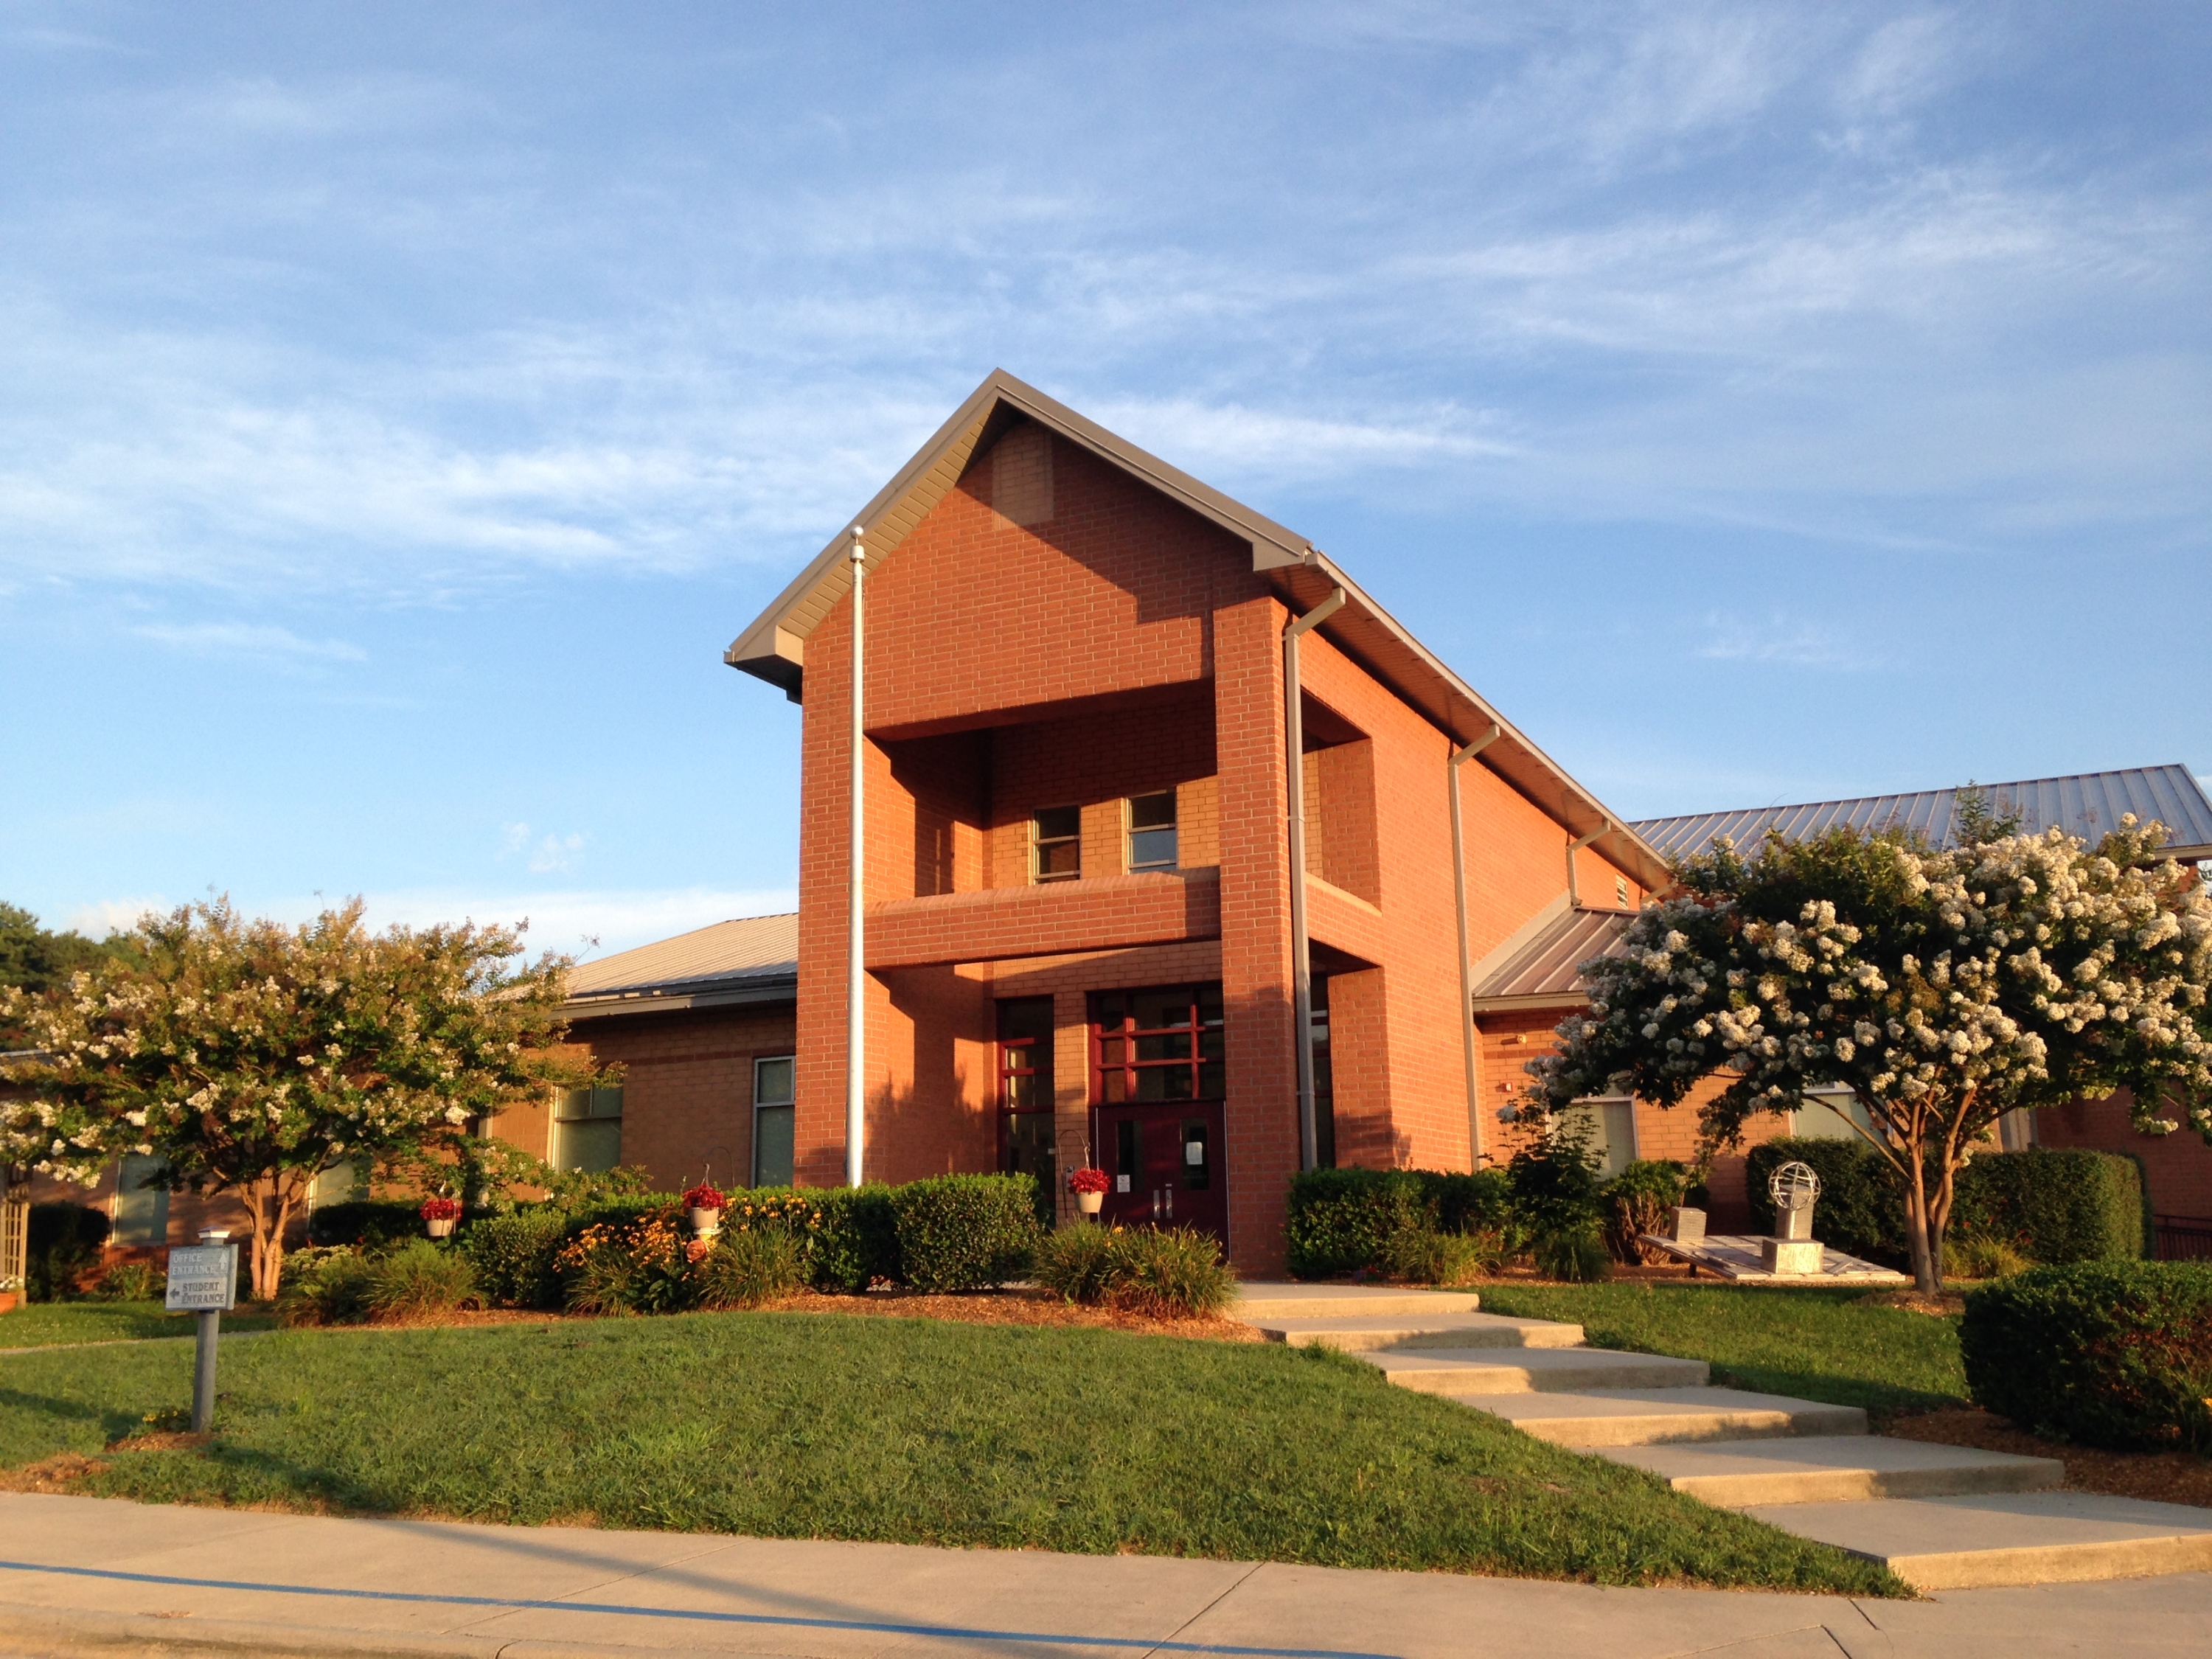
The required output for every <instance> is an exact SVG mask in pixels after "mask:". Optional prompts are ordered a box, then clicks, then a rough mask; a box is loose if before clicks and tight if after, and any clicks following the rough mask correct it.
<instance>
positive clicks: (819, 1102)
mask: <svg viewBox="0 0 2212 1659" xmlns="http://www.w3.org/2000/svg"><path fill="white" fill-rule="evenodd" d="M854 532H857V534H858V537H859V538H860V545H861V546H862V548H863V549H864V550H865V565H864V571H865V575H864V582H865V606H864V617H865V621H864V633H863V640H862V644H863V650H862V659H863V662H864V671H863V674H862V676H861V684H860V690H861V694H862V695H861V710H862V713H861V716H860V718H861V721H862V725H863V727H864V732H865V737H864V739H863V744H862V754H861V761H862V775H863V783H862V791H861V793H862V797H863V800H864V802H865V813H864V818H863V829H862V858H861V860H860V862H861V865H862V866H863V868H864V870H865V895H864V897H865V937H866V945H865V958H864V963H863V965H864V968H865V970H866V971H865V973H864V975H862V982H863V987H864V989H863V994H862V1004H863V1018H864V1032H865V1040H864V1053H865V1060H864V1063H863V1066H862V1071H861V1076H862V1080H863V1084H864V1090H865V1097H866V1138H865V1147H866V1155H865V1172H866V1176H868V1177H869V1178H872V1179H873V1178H882V1179H887V1180H894V1181H896V1180H906V1179H911V1178H914V1177H916V1176H923V1175H927V1174H931V1173H933V1172H934V1173H941V1172H944V1171H945V1170H987V1169H993V1168H1000V1167H1006V1166H1007V1165H1009V1164H1012V1165H1017V1166H1024V1167H1032V1168H1036V1169H1037V1170H1040V1171H1041V1172H1043V1173H1047V1174H1049V1175H1053V1176H1057V1175H1059V1174H1060V1173H1064V1172H1065V1171H1066V1170H1068V1169H1070V1168H1072V1167H1073V1166H1074V1165H1075V1164H1077V1163H1079V1162H1080V1161H1083V1160H1085V1159H1088V1160H1090V1161H1091V1162H1094V1163H1097V1164H1099V1165H1100V1166H1101V1167H1103V1168H1104V1169H1105V1170H1107V1171H1108V1173H1109V1175H1111V1176H1114V1177H1115V1188H1116V1190H1115V1192H1114V1193H1113V1194H1109V1199H1108V1206H1109V1210H1108V1212H1109V1216H1113V1215H1120V1216H1126V1217H1131V1218H1135V1217H1144V1218H1150V1217H1152V1216H1153V1215H1155V1214H1158V1215H1161V1216H1162V1217H1163V1218H1164V1217H1165V1216H1167V1215H1169V1214H1172V1215H1173V1217H1174V1218H1175V1219H1176V1220H1177V1221H1189V1222H1194V1223H1195V1224H1197V1225H1202V1226H1207V1227H1211V1228H1213V1229H1216V1230H1217V1231H1220V1232H1221V1233H1222V1234H1223V1236H1224V1237H1225V1238H1226V1239H1227V1241H1228V1243H1229V1245H1230V1248H1231V1252H1232V1253H1233V1254H1234V1255H1235V1256H1236V1257H1237V1261H1239V1263H1240V1264H1241V1265H1243V1266H1244V1267H1246V1269H1247V1270H1248V1271H1254V1270H1258V1271H1265V1270H1267V1269H1269V1268H1272V1267H1279V1265H1280V1262H1281V1260H1282V1220H1283V1214H1284V1205H1285V1195H1286V1192H1287V1188H1288V1183H1289V1181H1290V1177H1291V1175H1292V1174H1293V1173H1294V1172H1295V1171H1296V1170H1297V1169H1298V1167H1299V1166H1300V1163H1301V1160H1302V1157H1317V1158H1322V1159H1324V1160H1326V1159H1328V1158H1331V1157H1333V1158H1334V1159H1335V1160H1337V1161H1340V1162H1343V1163H1347V1164H1379V1165H1405V1164H1419V1165H1424V1166H1428V1167H1432V1168H1444V1169H1449V1168H1460V1169H1464V1168H1467V1167H1468V1166H1469V1165H1470V1164H1472V1163H1474V1162H1475V1161H1476V1160H1478V1159H1480V1158H1482V1157H1483V1156H1485V1154H1486V1152H1488V1151H1489V1150H1490V1146H1489V1143H1490V1142H1492V1141H1494V1140H1495V1139H1496V1138H1497V1135H1498V1125H1497V1122H1496V1105H1495V1103H1496V1101H1497V1100H1498V1099H1500V1098H1502V1096H1501V1095H1500V1094H1499V1093H1498V1087H1497V1081H1492V1083H1491V1084H1490V1085H1489V1086H1488V1087H1486V1086H1485V1084H1484V1077H1483V1073H1485V1071H1486V1069H1487V1070H1490V1071H1493V1072H1494V1070H1495V1063H1494V1062H1486V1060H1485V1057H1483V1056H1480V1055H1474V1054H1473V1053H1472V1049H1473V1042H1474V1033H1473V1030H1472V1026H1471V1023H1470V1021H1469V1019H1468V1014H1467V1012H1466V1003H1465V1001H1464V1000H1463V998H1464V994H1465V989H1466V984H1465V980H1464V977H1463V959H1462V943H1461V927H1462V916H1463V918H1464V929H1465V936H1466V956H1467V959H1469V960H1471V959H1476V958H1480V957H1483V956H1486V954H1488V953H1489V952H1490V951H1492V949H1493V948H1494V947H1496V946H1497V945H1499V944H1500V943H1502V942H1503V941H1504V940H1506V939H1509V938H1510V937H1511V936H1513V935H1514V934H1515V933H1516V931H1518V930H1519V929H1521V928H1522V926H1523V924H1525V923H1526V922H1528V920H1529V919H1530V918H1531V917H1532V916H1534V915H1537V914H1538V913H1539V912H1541V911H1543V910H1544V909H1545V908H1546V907H1547V905H1548V904H1551V903H1552V902H1553V901H1554V900H1555V899H1556V898H1558V897H1559V896H1562V895H1565V894H1568V893H1574V894H1577V895H1581V896H1587V897H1588V898H1589V899H1590V900H1591V901H1593V902H1601V903H1603V904H1606V905H1609V906H1615V907H1619V908H1625V909H1632V908H1634V907H1636V906H1637V905H1638V904H1640V903H1641V902H1642V901H1643V898H1644V894H1645V892H1646V890H1648V889H1650V887H1651V886H1653V885H1654V884H1659V883H1662V882H1663V880H1664V879H1665V866H1664V865H1663V863H1662V861H1661V860H1659V858H1658V857H1657V856H1656V854H1654V853H1653V852H1652V850H1651V849H1650V848H1649V847H1648V846H1647V845H1645V844H1644V842H1643V841H1642V840H1641V838H1639V837H1638V836H1637V835H1636V833H1635V832H1634V831H1633V830H1632V829H1630V828H1629V827H1628V826H1627V825H1626V823H1624V822H1623V821H1622V820H1621V819H1620V818H1619V817H1617V816H1616V815H1614V814H1613V813H1611V812H1610V811H1607V808H1606V807H1605V806H1604V805H1602V804H1601V803H1600V802H1599V801H1597V800H1596V799H1594V798H1593V797H1592V796H1591V794H1590V793H1589V791H1588V790H1586V789H1584V788H1583V787H1581V786H1580V785H1579V784H1577V782H1576V781H1574V780H1573V778H1571V776H1570V775H1568V774H1567V773H1566V772H1565V769H1563V768H1561V767H1560V766H1559V764H1558V763H1556V762H1554V761H1553V760H1552V759H1551V758H1550V757H1548V756H1547V755H1546V754H1545V753H1544V751H1543V750H1541V749H1540V748H1539V747H1537V745H1536V744H1534V742H1533V741H1531V740H1530V739H1529V738H1527V737H1526V736H1525V735H1523V734H1522V732H1519V731H1518V730H1516V728H1515V727H1514V726H1512V725H1511V724H1510V722H1509V721H1507V720H1505V719H1504V716H1503V715H1501V714H1499V713H1498V711H1497V710H1496V709H1495V708H1492V706H1491V705H1490V704H1489V703H1488V702H1486V701H1485V700H1484V699H1483V698H1482V697H1481V696H1480V695H1478V694H1477V693H1476V692H1475V691H1474V690H1473V689H1472V688H1471V687H1469V686H1468V684H1466V683H1465V682H1464V681H1462V680H1461V679H1460V678H1458V676H1456V675H1455V674H1454V673H1453V672H1452V671H1450V670H1449V668H1447V667H1445V666H1444V665H1443V664H1442V663H1441V662H1439V661H1438V660H1437V659H1436V658H1435V657H1434V656H1433V655H1432V654H1431V653H1429V652H1428V651H1427V650H1426V649H1425V647H1423V646H1422V645H1421V644H1420V643H1419V641H1417V640H1416V639H1414V638H1413V635H1411V634H1410V633H1409V632H1408V631H1407V629H1405V628H1404V627H1403V626H1402V625H1401V623H1398V622H1397V621H1396V620H1395V618H1393V617H1391V616H1389V614H1388V613H1387V612H1385V611H1383V609H1382V608H1381V607H1380V606H1379V605H1376V604H1375V603H1374V601H1373V600H1372V599H1369V598H1368V597H1367V596H1366V595H1365V594H1364V593H1363V592H1361V591H1360V590H1359V588H1358V586H1357V585H1356V584H1355V583H1353V582H1352V580H1351V579H1350V578H1349V577H1348V576H1346V574H1345V573H1344V572H1343V571H1342V570H1340V568H1338V567H1337V566H1336V565H1335V564H1334V562H1332V561H1331V560H1329V559H1328V557H1327V556H1325V555H1324V554H1322V552H1321V551H1320V550H1317V549H1316V548H1315V547H1313V546H1312V545H1311V544H1310V543H1309V542H1307V541H1306V540H1305V539H1304V538H1302V537H1299V536H1297V535H1296V534H1295V533H1294V532H1291V531H1289V530H1287V529H1285V527H1284V526H1280V525H1279V524H1276V523H1274V522H1273V520H1269V519H1267V518H1266V517H1264V516H1263V515H1261V514H1260V513H1256V512H1255V511H1253V510H1252V509H1251V508H1249V507H1245V506H1243V505H1242V504H1241V503H1238V502H1237V501H1231V499H1229V498H1228V497H1227V496H1225V495H1221V494H1220V493H1219V492H1218V491H1216V490H1213V489H1209V488H1207V487H1206V485H1204V484H1202V483H1199V482H1198V481H1197V480H1195V479H1194V478H1191V477H1187V476H1186V475H1184V474H1182V473H1181V472H1179V471H1176V469H1175V468H1173V467H1172V466H1170V465H1167V464H1166V463H1165V462H1163V461H1161V460H1159V459H1156V458H1155V457H1152V456H1151V455H1148V454H1146V453H1144V452H1142V451H1141V450H1139V449H1137V448H1136V447H1133V445H1130V444H1128V443H1127V442H1126V441H1123V440H1121V439H1120V438H1117V437H1115V435H1113V434H1111V433H1109V432H1106V431H1104V430H1103V428H1099V427H1097V425H1095V424H1093V423H1092V422H1089V421H1087V420H1085V418H1083V417H1082V416H1079V415H1078V414H1076V413H1075V412H1074V411H1073V410H1069V409H1066V408H1065V407H1063V406H1062V405H1060V404H1056V403H1054V401H1053V400H1052V399H1050V398H1046V397H1044V396H1043V395H1042V394H1041V393H1039V392H1036V391H1035V390H1033V389H1031V388H1030V387H1028V386H1024V385H1023V384H1022V383H1020V382H1019V381H1018V380H1013V379H1012V378H1011V377H1009V376H1006V375H1005V374H994V375H993V376H992V377H991V378H990V379H989V380H987V381H985V382H984V384H983V385H982V386H981V387H980V388H979V389H978V390H977V391H976V392H975V395H974V396H973V397H971V398H969V400H968V401H967V403H966V404H963V406H962V407H961V408H960V410H957V412H956V413H955V414H954V415H953V416H952V417H951V420H949V421H948V422H946V423H945V426H944V427H943V428H940V429H939V432H938V433H937V434H936V435H935V436H934V437H933V438H932V439H931V440H930V441H929V442H928V444H927V445H926V446H925V447H924V448H923V449H922V451H921V453H919V454H918V455H916V456H915V458H914V459H913V460H912V461H910V462H909V463H908V465H907V466H906V467H905V468H903V469H902V471H900V472H899V474H898V475H897V476H896V477H895V478H893V479H892V480H891V482H890V483H889V484H887V485H886V486H885V487H884V489H883V490H882V492H881V493H880V494H878V495H877V497H876V498H875V500H873V501H871V502H870V503H869V504H868V506H867V507H866V508H865V509H864V510H863V511H862V513H860V516H859V518H858V519H857V520H855V522H854V527H853V532H841V533H840V534H839V535H838V536H837V537H836V538H835V539H833V540H832V541H831V543H830V544H829V546H827V547H825V548H824V549H823V551H822V553H821V555H820V556H818V557H817V559H815V561H814V562H812V563H811V564H810V565H809V566H808V567H807V568H806V569H805V570H804V571H803V572H801V573H800V574H799V576H798V577H797V578H796V579H795V580H793V582H792V584H791V585H790V586H789V587H787V589H786V590H785V591H784V592H783V593H782V594H781V595H780V596H779V597H778V599H776V601H775V603H774V604H773V605H770V606H769V609H768V610H767V611H764V612H763V614H762V615H761V616H760V617H759V618H758V619H757V620H756V621H755V622H754V623H752V624H751V625H750V627H749V628H747V629H745V630H744V633H743V634H742V635H739V636H738V640H737V641H736V642H735V643H734V644H733V645H732V647H731V648H730V650H729V652H728V653H727V656H728V660H729V661H730V662H731V663H732V665H734V666H736V667H738V668H740V669H743V670H744V671H747V672H749V673H751V674H754V675H757V676H758V677H759V678H763V679H764V680H767V681H769V683H771V684H775V685H776V686H778V687H780V688H781V689H782V690H784V691H786V692H787V694H788V695H789V696H791V697H792V698H793V700H794V701H797V702H800V703H801V704H802V705H803V707H804V710H805V714H804V736H803V747H802V756H803V759H802V772H801V777H802V782H801V798H800V801H799V813H800V826H801V833H800V869H799V951H798V957H799V967H798V996H797V1034H796V1036H797V1043H796V1052H797V1055H798V1066H797V1089H796V1103H795V1105H796V1110H795V1127H794V1136H795V1145H794V1152H795V1170H796V1174H797V1176H798V1178H799V1181H801V1182H805V1183H810V1184H826V1183H831V1182H838V1181H840V1180H842V1179H843V1178H844V1177H845V1173H846V1158H847V1150H848V1148H847V1134H846V1121H847V1054H848V1041H847V1029H848V1006H849V1005H848V964H849V963H850V960H851V957H850V950H849V937H850V934H849V902H848V901H849V894H848V875H849V872H850V869H851V861H850V848H851V831H850V826H849V822H848V820H849V816H850V814H849V808H850V795H849V788H848V778H849V775H850V770H851V761H852V748H851V740H850V733H851V730H852V719H853V716H852V696H853V690H854V675H853V671H852V664H853V659H854V653H853V628H852V615H853V605H852V596H851V591H852V585H853V584H852V577H851V574H850V571H851V560H850V555H851V549H852V545H853V541H854ZM1339 596H1340V597H1339ZM1331 607H1334V608H1331ZM1324 610H1326V611H1328V614H1327V616H1326V619H1325V620H1322V621H1320V623H1319V624H1318V626H1317V627H1315V628H1313V629H1311V630H1310V631H1308V632H1306V633H1304V637H1303V639H1302V640H1301V641H1299V643H1298V645H1297V647H1296V649H1297V654H1298V663H1297V672H1298V675H1299V684H1298V687H1297V697H1296V702H1295V703H1294V704H1293V703H1291V702H1288V701H1286V697H1285V685H1286V678H1285V677H1286V673H1287V672H1288V671H1289V669H1288V665H1287V660H1286V659H1287V657H1288V654H1289V653H1287V652H1286V650H1285V631H1286V629H1290V628H1291V624H1293V623H1295V622H1297V619H1299V618H1300V617H1304V616H1307V615H1309V614H1310V613H1319V612H1321V611H1324ZM1293 710H1295V713H1296V716H1297V725H1298V726H1301V727H1302V728H1303V729H1302V732H1301V734H1300V737H1299V738H1298V741H1297V751H1298V752H1297V761H1296V768H1295V773H1294V772H1293V769H1292V766H1291V762H1290V756H1291V735H1290V733H1291V716H1292V713H1293ZM1455 778H1456V781H1457V787H1458V790H1459V793H1460V797H1461V811H1460V819H1461V823H1462V827H1463V835H1462V841H1463V856H1462V860H1461V867H1460V870H1459V872H1458V874H1459V876H1460V880H1458V881H1456V882H1455V869H1454V855H1453V848H1454V820H1453V809H1452V794H1453V787H1454V782H1455ZM1294 795H1302V796H1303V805H1302V808H1301V810H1300V811H1299V813H1298V823H1297V826H1295V827H1296V828H1297V829H1299V830H1300V831H1301V832H1302V836H1303V842H1304V853H1303V860H1302V863H1303V868H1294V867H1293V858H1292V842H1293V839H1294V837H1293V835H1292V830H1293V828H1294V826H1293V824H1292V823H1291V814H1292V810H1293V807H1292V803H1293V797H1294ZM1296 882H1303V884H1304V893H1303V895H1298V894H1296V893H1294V890H1293V888H1294V883H1296ZM1301 896H1302V897H1303V901H1304V905H1303V908H1304V914H1305V916H1306V919H1307V930H1308V935H1309V939H1308V943H1307V946H1306V948H1307V950H1308V951H1309V952H1310V962H1311V971H1312V983H1313V985H1314V987H1315V989H1314V994H1313V1002H1314V1015H1313V1022H1312V1030H1313V1031H1314V1034H1315V1037H1316V1050H1317V1053H1316V1069H1315V1085H1316V1087H1315V1099H1316V1109H1315V1127H1314V1134H1315V1137H1316V1142H1317V1145H1316V1146H1315V1147H1314V1148H1313V1149H1312V1150H1311V1151H1310V1152H1306V1151H1305V1150H1304V1149H1303V1147H1302V1135H1301V1110H1300V1088H1299V1064H1298V1049H1299V1046H1300V1045H1299V1042H1298V1032H1297V1020H1296V1018H1295V1014H1294V1008H1295V1006H1296V1000H1297V999H1296V995H1295V980H1296V964H1297V959H1298V956H1299V940H1298V939H1297V933H1296V928H1295V926H1294V922H1295V920H1296V918H1295V916H1294V910H1295V909H1296V908H1297V902H1298V900H1299V898H1300V897H1301ZM1471 1056H1472V1057H1471ZM1517 1073H1518V1064H1517V1057H1516V1061H1515V1064H1514V1065H1513V1066H1512V1075H1513V1076H1514V1077H1516V1078H1517ZM1498 1080H1506V1079H1498ZM1059 1186H1060V1183H1059V1182H1058V1181H1057V1180H1056V1179H1055V1181H1054V1189H1055V1190H1058V1189H1059ZM1065 1201H1066V1200H1065V1195H1064V1194H1063V1195H1062V1202H1063V1203H1065Z"/></svg>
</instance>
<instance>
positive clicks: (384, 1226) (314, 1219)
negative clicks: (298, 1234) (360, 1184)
mask: <svg viewBox="0 0 2212 1659" xmlns="http://www.w3.org/2000/svg"><path fill="white" fill-rule="evenodd" d="M421 1206H422V1200H419V1199H412V1198H388V1199H387V1198H359V1199H348V1200H346V1201H345V1202H344V1203H343V1204H325V1205H323V1206H320V1207H319V1208H318V1209H317V1210H315V1211H314V1212H313V1213H311V1214H310V1215H309V1216H308V1217H307V1243H310V1244H324V1245H331V1244H357V1245H359V1246H360V1247H361V1248H362V1249H364V1250H381V1249H386V1248H388V1247H390V1246H392V1245H394V1244H398V1243H404V1242H405V1241H406V1240H408V1239H410V1238H420V1237H422V1212H421Z"/></svg>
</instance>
